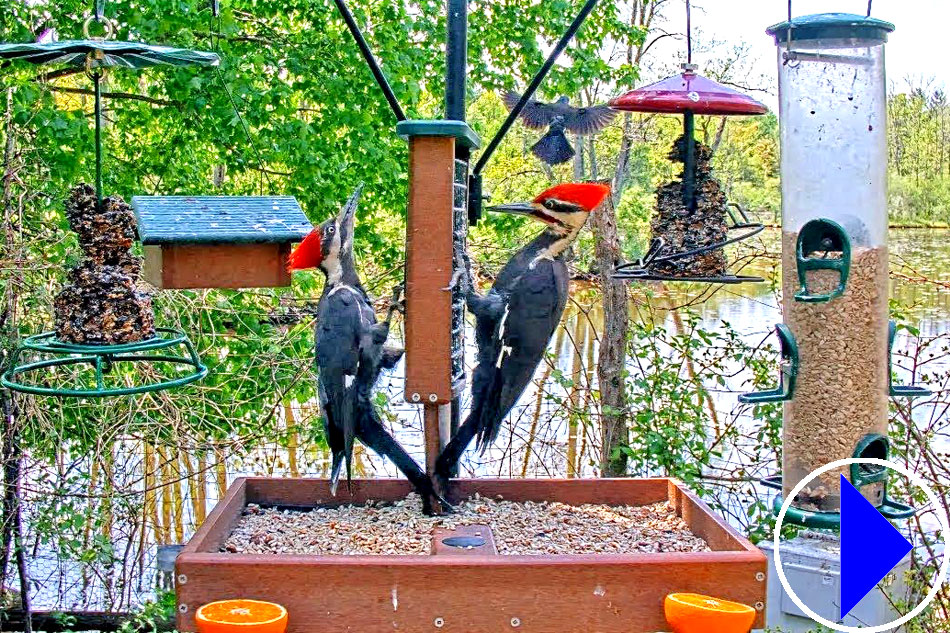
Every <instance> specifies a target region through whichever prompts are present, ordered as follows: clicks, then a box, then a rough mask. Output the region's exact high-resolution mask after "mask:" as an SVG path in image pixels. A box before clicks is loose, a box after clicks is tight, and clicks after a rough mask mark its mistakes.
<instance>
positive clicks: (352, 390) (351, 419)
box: [320, 371, 357, 483]
mask: <svg viewBox="0 0 950 633" xmlns="http://www.w3.org/2000/svg"><path fill="white" fill-rule="evenodd" d="M320 379H321V381H322V382H323V383H324V391H325V393H326V394H327V408H328V409H329V410H328V411H327V412H326V415H327V420H328V422H329V424H332V425H333V428H334V430H335V431H336V432H337V433H338V434H339V435H340V436H342V439H343V445H342V447H341V449H342V450H340V451H339V454H340V455H342V460H343V463H345V464H346V481H347V483H349V482H350V480H351V479H352V470H353V469H352V461H353V440H354V437H355V436H356V396H357V389H356V386H355V385H353V381H354V378H353V376H348V375H346V374H344V373H343V372H339V371H324V372H323V373H322V375H321V377H320ZM339 467H340V466H339V464H338V463H337V454H336V453H334V468H335V469H336V470H338V469H339ZM337 477H339V473H337Z"/></svg>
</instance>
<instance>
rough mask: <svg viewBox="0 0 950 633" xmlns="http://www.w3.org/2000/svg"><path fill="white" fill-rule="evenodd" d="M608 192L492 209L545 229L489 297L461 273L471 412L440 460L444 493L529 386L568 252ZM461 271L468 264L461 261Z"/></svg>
mask: <svg viewBox="0 0 950 633" xmlns="http://www.w3.org/2000/svg"><path fill="white" fill-rule="evenodd" d="M609 194H610V187H608V186H607V185H601V184H594V183H591V184H562V185H557V186H555V187H552V188H550V189H548V190H547V191H545V192H544V193H542V194H541V195H540V196H538V197H537V198H535V199H534V201H533V202H528V203H514V204H504V205H499V206H496V207H493V209H492V210H495V211H504V212H507V213H520V214H527V215H529V216H531V217H532V218H534V219H536V220H539V221H541V222H543V223H544V224H546V225H547V226H546V227H545V229H544V231H542V232H541V234H540V235H538V236H537V237H536V238H535V239H534V240H532V241H531V242H530V243H529V244H528V245H527V246H525V247H523V248H522V249H521V250H520V251H518V252H517V253H516V254H515V255H514V257H512V258H511V260H509V262H508V263H507V264H506V265H505V267H504V268H502V270H501V272H500V273H498V276H497V277H496V278H495V283H494V285H492V288H491V290H490V291H489V292H488V294H487V295H485V296H481V295H479V294H478V293H476V292H475V290H474V289H473V287H472V281H471V274H470V272H469V274H468V275H463V278H465V279H464V281H463V282H462V283H463V284H464V290H465V293H466V303H467V305H468V309H469V311H470V312H471V313H472V314H474V315H475V340H476V344H477V346H478V365H477V366H476V367H475V371H474V373H473V375H472V409H471V411H470V413H469V415H468V417H467V418H466V420H465V423H464V424H462V425H461V426H460V427H459V429H458V432H457V433H456V435H455V437H453V438H452V440H451V441H450V442H449V443H448V444H447V445H446V447H445V448H444V449H443V451H442V453H441V454H440V455H439V459H438V463H437V465H436V475H437V476H438V477H439V479H440V480H441V482H442V483H443V487H442V490H446V487H445V485H444V484H446V483H447V481H448V478H449V477H450V474H451V473H452V472H453V471H454V469H455V467H456V465H457V464H458V461H459V459H460V458H461V456H462V453H464V452H465V449H466V448H467V447H468V445H469V444H470V443H471V441H472V440H473V439H475V438H476V437H477V438H478V447H479V448H480V449H481V450H483V451H484V450H485V448H487V447H488V445H489V444H491V443H492V442H493V441H494V440H495V438H496V437H497V436H498V431H499V429H500V428H501V422H502V420H503V419H504V418H505V416H506V415H507V414H508V411H510V410H511V407H513V406H514V405H515V403H516V402H517V401H518V398H520V397H521V394H522V392H523V391H524V390H525V388H526V387H527V386H528V383H529V382H530V381H531V378H532V377H533V376H534V373H535V370H536V369H537V367H538V364H539V363H540V362H541V359H542V358H543V357H544V353H545V351H546V350H547V346H548V342H549V341H550V340H551V336H552V335H553V334H554V330H555V329H556V328H557V326H558V323H559V322H560V320H561V315H562V314H563V312H564V306H565V305H566V304H567V295H568V282H569V280H570V278H569V275H568V271H567V263H566V261H565V259H566V257H567V251H568V249H569V248H570V246H571V244H573V243H574V240H576V239H577V236H578V234H579V233H580V232H581V229H583V228H584V225H585V224H586V223H587V218H588V216H589V215H590V213H591V212H592V211H593V210H594V209H596V208H597V207H599V206H600V205H601V204H602V203H603V201H604V199H605V198H606V197H607V196H608V195H609ZM466 267H467V261H466Z"/></svg>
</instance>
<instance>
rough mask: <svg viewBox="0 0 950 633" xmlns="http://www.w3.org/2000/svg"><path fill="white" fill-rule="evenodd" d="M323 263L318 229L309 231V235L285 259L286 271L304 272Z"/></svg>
mask: <svg viewBox="0 0 950 633" xmlns="http://www.w3.org/2000/svg"><path fill="white" fill-rule="evenodd" d="M322 261H323V250H322V248H321V239H320V228H319V227H317V228H315V229H314V230H312V231H310V234H309V235H308V236H307V237H305V238H304V239H303V241H302V242H301V243H300V244H299V245H298V246H297V248H295V249H294V252H292V253H291V254H290V257H288V258H287V270H290V271H293V270H305V269H307V268H317V267H318V266H320V262H322Z"/></svg>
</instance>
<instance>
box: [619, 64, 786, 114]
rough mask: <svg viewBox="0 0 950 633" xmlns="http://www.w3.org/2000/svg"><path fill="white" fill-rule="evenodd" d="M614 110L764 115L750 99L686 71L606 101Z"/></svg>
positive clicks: (757, 104)
mask: <svg viewBox="0 0 950 633" xmlns="http://www.w3.org/2000/svg"><path fill="white" fill-rule="evenodd" d="M609 104H610V107H612V108H614V109H615V110H626V111H628V112H658V113H661V114H682V113H684V112H687V111H689V112H692V113H693V114H711V115H719V116H723V115H734V114H765V113H766V112H768V108H766V107H765V105H764V104H762V103H759V102H758V101H756V100H755V99H753V98H752V97H749V96H747V95H744V94H742V93H741V92H738V91H736V90H733V89H732V88H727V87H726V86H723V85H722V84H720V83H717V82H715V81H713V80H712V79H707V78H706V77H703V76H702V75H697V74H696V73H695V72H694V71H692V70H687V71H685V72H683V73H682V74H679V75H673V76H672V77H667V78H666V79H663V80H661V81H658V82H656V83H655V84H650V85H649V86H644V87H643V88H637V89H636V90H631V91H630V92H628V93H626V94H623V95H620V96H619V97H615V98H613V99H611V100H610V102H609Z"/></svg>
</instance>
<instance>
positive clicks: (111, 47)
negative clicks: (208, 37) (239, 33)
mask: <svg viewBox="0 0 950 633" xmlns="http://www.w3.org/2000/svg"><path fill="white" fill-rule="evenodd" d="M0 59H9V60H22V61H25V62H29V63H31V64H38V65H39V64H64V65H67V66H86V65H87V63H88V66H89V68H90V69H96V68H105V67H113V66H118V67H121V68H132V69H139V68H148V67H150V66H217V65H218V64H219V63H220V61H221V60H220V58H219V57H218V56H217V54H215V53H206V52H204V51H193V50H189V49H186V48H172V47H169V46H154V45H152V44H143V43H141V42H116V41H113V40H97V39H88V40H63V41H61V42H45V43H31V44H0Z"/></svg>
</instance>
